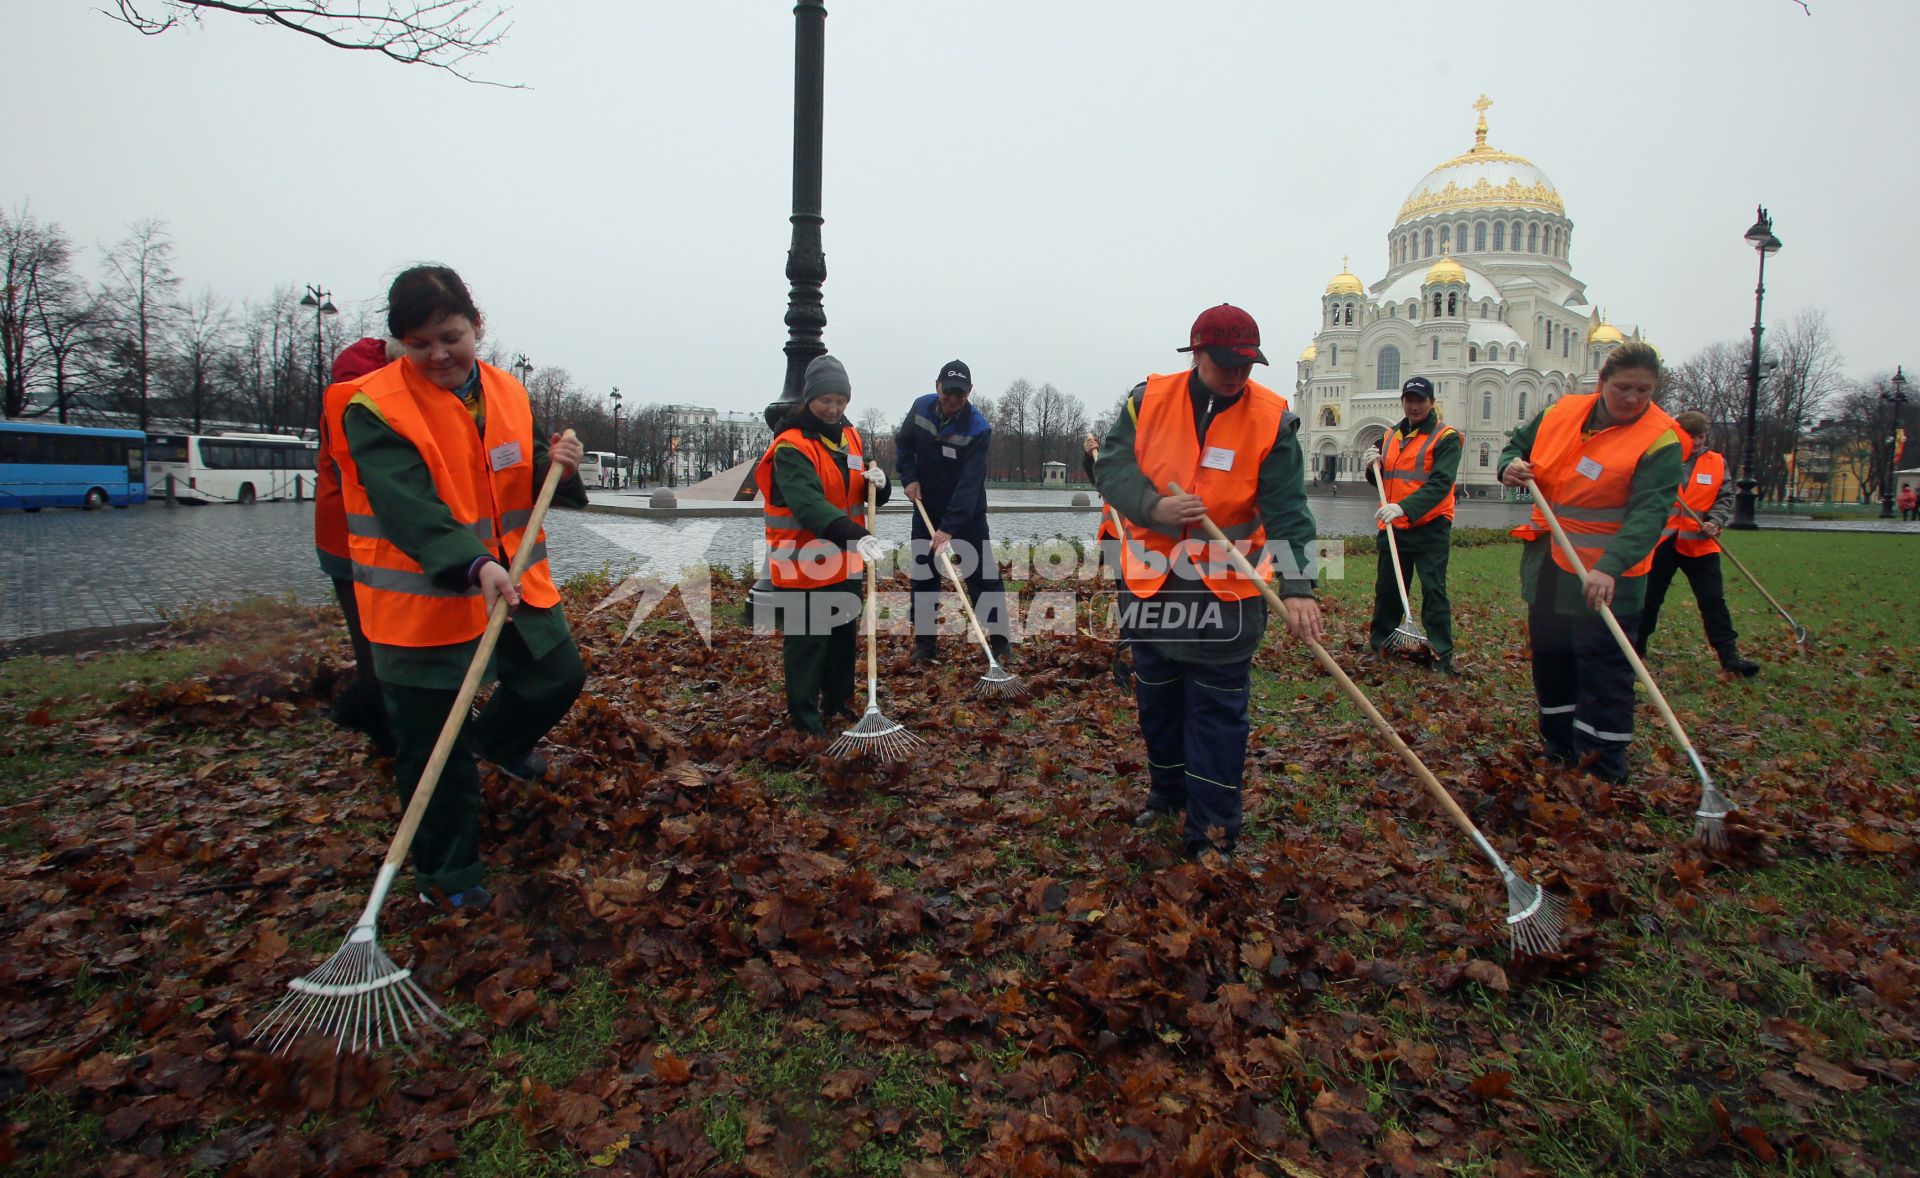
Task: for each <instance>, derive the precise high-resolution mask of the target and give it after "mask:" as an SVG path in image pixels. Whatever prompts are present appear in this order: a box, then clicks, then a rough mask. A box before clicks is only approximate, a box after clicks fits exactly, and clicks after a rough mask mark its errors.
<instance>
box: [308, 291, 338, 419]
mask: <svg viewBox="0 0 1920 1178" xmlns="http://www.w3.org/2000/svg"><path fill="white" fill-rule="evenodd" d="M300 305H301V306H303V307H312V308H313V412H312V413H309V414H307V420H308V421H310V422H311V421H318V420H319V419H320V404H321V402H322V401H324V400H325V399H326V396H327V364H326V361H325V359H324V358H323V357H322V356H321V355H320V349H321V348H322V347H324V346H325V345H324V344H322V343H321V341H320V324H321V322H322V319H323V317H324V316H327V315H338V314H339V313H340V308H338V307H336V306H334V305H333V292H332V291H330V290H323V289H321V288H320V287H317V286H314V285H313V284H311V283H308V284H307V293H306V297H305V298H302V299H301V300H300Z"/></svg>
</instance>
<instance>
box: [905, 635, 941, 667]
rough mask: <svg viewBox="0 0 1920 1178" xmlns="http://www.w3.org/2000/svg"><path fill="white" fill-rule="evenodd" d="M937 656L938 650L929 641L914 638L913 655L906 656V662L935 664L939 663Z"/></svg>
mask: <svg viewBox="0 0 1920 1178" xmlns="http://www.w3.org/2000/svg"><path fill="white" fill-rule="evenodd" d="M938 656H939V648H938V647H936V646H935V645H934V644H933V641H932V640H931V639H923V638H916V639H914V642H913V654H912V655H910V656H908V658H907V661H908V662H909V663H937V662H939V661H940V659H939V657H938Z"/></svg>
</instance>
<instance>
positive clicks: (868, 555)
mask: <svg viewBox="0 0 1920 1178" xmlns="http://www.w3.org/2000/svg"><path fill="white" fill-rule="evenodd" d="M854 547H855V548H857V549H859V551H860V559H861V560H864V561H866V562H868V563H869V564H879V563H880V562H881V561H882V560H884V559H885V558H886V555H887V546H886V545H885V544H882V543H881V542H880V537H878V536H862V537H860V542H859V543H858V544H856V545H854Z"/></svg>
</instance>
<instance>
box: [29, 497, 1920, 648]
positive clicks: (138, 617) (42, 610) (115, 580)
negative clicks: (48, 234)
mask: <svg viewBox="0 0 1920 1178" xmlns="http://www.w3.org/2000/svg"><path fill="white" fill-rule="evenodd" d="M1520 510H1521V509H1520V508H1519V507H1518V505H1515V504H1500V503H1489V502H1479V501H1464V502H1462V503H1461V505H1460V514H1459V519H1458V523H1459V524H1460V525H1461V526H1478V527H1499V526H1508V525H1511V524H1512V523H1514V522H1517V519H1518V517H1519V513H1520ZM1313 511H1314V517H1315V519H1316V520H1317V521H1318V522H1319V524H1320V531H1321V534H1322V535H1326V536H1341V535H1345V536H1357V535H1360V534H1362V533H1363V532H1366V531H1370V530H1371V523H1372V519H1371V516H1372V508H1371V507H1370V506H1369V505H1368V504H1367V503H1366V502H1365V501H1364V500H1362V499H1360V498H1359V497H1357V496H1347V495H1342V496H1339V497H1337V498H1327V497H1320V496H1315V497H1314V500H1313ZM1093 518H1094V517H1093V515H1092V514H1091V513H1090V512H1087V511H1084V510H1083V511H1060V512H1039V513H1031V514H1011V513H1009V514H1007V515H1004V516H1000V517H996V518H995V519H994V521H993V530H994V538H995V539H996V540H1021V539H1025V540H1047V539H1051V538H1053V537H1055V536H1064V537H1082V538H1085V537H1087V536H1088V535H1089V534H1090V533H1091V532H1092V530H1093ZM547 519H548V522H547V531H548V540H549V547H550V549H551V550H552V553H553V565H554V572H555V573H556V575H558V576H559V577H560V578H562V579H565V578H567V577H570V576H573V575H575V574H578V573H582V572H591V571H594V570H596V569H600V568H602V567H606V568H609V569H610V570H612V571H615V572H626V571H630V570H633V569H643V570H653V571H660V572H664V573H668V574H671V573H674V572H677V571H678V570H679V569H680V568H682V567H684V566H685V565H686V564H689V563H691V562H693V561H695V560H700V559H705V560H708V561H711V562H712V563H715V564H720V565H727V566H732V567H736V568H737V567H739V566H740V565H742V564H744V563H747V562H749V561H751V560H752V559H753V554H754V550H755V545H756V544H757V543H758V542H759V541H760V539H761V530H760V521H759V518H758V516H757V515H756V514H752V513H749V514H747V515H745V516H742V517H740V518H724V519H719V518H705V519H686V520H658V519H640V518H630V517H622V516H615V515H599V514H591V513H583V512H572V511H556V512H554V513H553V514H552V515H550V516H548V517H547ZM1762 524H1763V527H1765V528H1766V529H1768V530H1775V529H1780V530H1787V529H1792V530H1809V531H1836V532H1863V531H1865V532H1887V531H1892V532H1904V533H1909V534H1914V535H1920V523H1901V522H1899V521H1897V520H1896V521H1892V522H1891V523H1888V522H1887V521H1880V520H1863V521H1846V522H1831V523H1825V522H1815V521H1812V520H1805V519H1797V518H1791V517H1786V516H1779V517H1776V516H1773V515H1768V516H1766V517H1765V518H1764V519H1763V521H1762ZM908 528H909V519H908V517H906V516H904V515H898V514H885V515H882V516H881V518H880V528H879V533H880V536H881V538H882V539H884V540H886V541H888V542H890V543H895V544H898V543H904V542H905V541H906V538H907V534H908ZM312 536H313V506H312V504H300V503H261V504H256V505H255V506H252V507H237V506H229V505H214V506H206V507H186V506H181V507H173V508H168V507H164V506H161V505H158V504H149V505H147V506H145V507H135V508H129V509H126V510H117V511H116V510H107V511H86V512H83V511H72V510H55V509H49V510H46V511H42V512H36V513H33V514H27V513H24V512H18V511H7V512H0V544H3V545H4V548H0V551H4V552H5V553H6V554H7V559H5V560H0V642H6V641H11V640H15V639H20V638H31V637H36V636H39V635H46V634H56V633H60V632H62V631H67V630H79V629H91V628H96V627H107V626H130V625H141V624H153V623H157V622H162V621H165V620H166V617H167V615H168V614H170V613H173V612H176V611H177V610H179V609H180V608H182V607H185V606H188V605H191V604H195V603H205V602H217V601H225V600H233V599H236V598H240V597H248V596H256V595H262V594H265V595H270V596H271V595H280V594H291V595H292V596H293V597H294V598H295V599H297V600H299V601H303V602H323V601H327V600H330V599H331V597H332V589H331V586H329V585H328V583H327V580H326V578H325V577H323V576H321V574H320V569H319V566H318V565H317V564H316V563H315V561H314V556H313V540H312Z"/></svg>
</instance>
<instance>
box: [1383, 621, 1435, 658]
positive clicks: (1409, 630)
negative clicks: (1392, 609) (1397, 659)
mask: <svg viewBox="0 0 1920 1178" xmlns="http://www.w3.org/2000/svg"><path fill="white" fill-rule="evenodd" d="M1383 645H1384V647H1385V648H1386V649H1387V650H1390V651H1419V650H1427V649H1429V648H1430V647H1431V645H1432V644H1431V643H1429V642H1428V641H1427V632H1426V631H1425V630H1423V629H1422V628H1421V627H1420V623H1418V622H1416V621H1414V620H1413V619H1412V618H1404V619H1402V620H1401V622H1400V624H1399V625H1398V626H1396V627H1395V628H1394V631H1393V633H1391V634H1389V635H1387V640H1386V642H1385V643H1384V644H1383Z"/></svg>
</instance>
